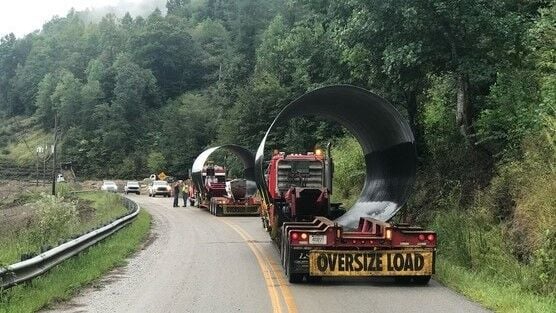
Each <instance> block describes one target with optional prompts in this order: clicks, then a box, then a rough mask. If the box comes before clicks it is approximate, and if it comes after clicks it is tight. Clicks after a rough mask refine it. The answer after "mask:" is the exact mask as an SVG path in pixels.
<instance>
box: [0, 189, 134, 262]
mask: <svg viewBox="0 0 556 313" xmlns="http://www.w3.org/2000/svg"><path fill="white" fill-rule="evenodd" d="M28 198H29V199H32V200H33V201H35V202H33V203H28V204H26V205H33V206H36V207H37V213H36V216H34V217H33V218H32V219H31V220H30V222H29V223H28V225H26V226H25V227H23V228H16V229H5V230H3V231H2V233H0V265H7V264H11V263H14V262H17V261H19V260H20V257H21V255H23V254H26V253H34V254H37V253H39V252H40V251H41V250H46V249H47V248H48V247H54V246H57V245H58V244H60V243H61V242H63V241H65V240H68V239H70V238H72V237H75V236H77V235H81V234H84V233H86V232H89V231H91V230H93V229H94V228H98V227H99V226H101V225H103V224H106V223H108V222H110V221H113V220H114V219H116V218H117V217H120V216H122V215H123V214H125V213H126V212H127V209H126V208H125V206H124V205H123V204H122V201H121V198H120V197H119V196H118V195H116V194H109V193H105V192H90V193H82V194H79V196H78V198H67V197H66V198H62V197H58V198H54V197H51V196H47V195H42V198H41V196H33V197H31V196H28ZM37 199H38V200H37Z"/></svg>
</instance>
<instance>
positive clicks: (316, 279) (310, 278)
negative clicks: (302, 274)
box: [307, 275, 322, 284]
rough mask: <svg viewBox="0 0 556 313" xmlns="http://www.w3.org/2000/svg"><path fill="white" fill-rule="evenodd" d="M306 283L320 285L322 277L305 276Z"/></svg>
mask: <svg viewBox="0 0 556 313" xmlns="http://www.w3.org/2000/svg"><path fill="white" fill-rule="evenodd" d="M307 282H308V283H311V284H320V283H321V282H322V276H311V275H307Z"/></svg>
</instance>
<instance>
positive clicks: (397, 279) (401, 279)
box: [394, 276, 411, 285]
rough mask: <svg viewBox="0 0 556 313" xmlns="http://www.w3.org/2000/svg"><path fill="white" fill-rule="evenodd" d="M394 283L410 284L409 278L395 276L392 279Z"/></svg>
mask: <svg viewBox="0 0 556 313" xmlns="http://www.w3.org/2000/svg"><path fill="white" fill-rule="evenodd" d="M394 281H395V282H396V283H398V284H404V285H405V284H409V283H410V282H411V276H397V277H394Z"/></svg>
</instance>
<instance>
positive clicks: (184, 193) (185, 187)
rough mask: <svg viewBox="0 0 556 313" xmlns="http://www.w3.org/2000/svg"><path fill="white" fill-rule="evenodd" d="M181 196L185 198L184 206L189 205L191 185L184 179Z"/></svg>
mask: <svg viewBox="0 0 556 313" xmlns="http://www.w3.org/2000/svg"><path fill="white" fill-rule="evenodd" d="M181 196H182V198H183V206H184V207H186V206H187V198H189V185H188V184H187V181H184V182H183V183H182V186H181Z"/></svg>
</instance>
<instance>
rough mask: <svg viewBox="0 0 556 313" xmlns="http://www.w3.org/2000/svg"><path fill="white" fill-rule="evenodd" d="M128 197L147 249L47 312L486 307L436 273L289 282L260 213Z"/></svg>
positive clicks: (281, 312) (465, 309) (471, 309)
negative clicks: (145, 229) (145, 218)
mask: <svg viewBox="0 0 556 313" xmlns="http://www.w3.org/2000/svg"><path fill="white" fill-rule="evenodd" d="M130 198H132V199H134V200H135V201H137V202H138V203H139V204H140V205H141V206H142V208H144V209H146V210H147V211H149V212H150V213H151V214H152V215H153V220H154V227H153V234H152V237H151V238H150V240H149V242H148V243H147V244H146V245H145V247H144V249H143V250H141V251H140V252H139V253H137V254H136V255H135V256H134V257H133V258H132V259H130V260H129V263H128V265H127V266H125V267H123V268H120V269H117V270H115V271H113V272H112V273H110V274H109V275H107V276H106V277H105V278H104V279H102V280H101V281H100V282H97V283H95V284H94V285H93V286H92V287H89V288H87V289H85V290H83V291H82V292H81V293H80V294H79V295H77V296H76V297H75V298H74V299H72V300H71V301H69V302H67V303H63V304H60V305H58V306H56V307H55V308H54V309H53V310H50V311H48V312H74V313H75V312H256V313H258V312H273V313H286V312H289V313H294V312H303V313H304V312H308V313H311V312H318V313H326V312H350V313H356V312H404V313H409V312H486V310H484V309H483V308H481V307H480V306H479V305H477V304H475V303H473V302H470V301H469V300H467V299H466V298H464V297H462V296H460V295H458V294H456V293H454V292H452V291H451V290H449V289H447V288H445V287H443V286H441V285H439V284H438V283H437V282H435V281H431V282H430V283H429V285H428V286H405V285H398V284H395V283H393V282H391V281H389V280H369V279H364V280H353V279H349V280H344V279H335V280H329V279H325V280H323V282H322V283H320V284H318V285H312V284H311V285H309V284H298V285H292V284H289V283H287V281H286V278H285V276H284V274H283V272H282V269H281V267H280V265H279V264H280V261H279V254H278V250H277V249H276V248H275V246H274V245H273V243H272V242H271V241H270V240H269V237H268V234H267V233H266V232H265V231H264V230H263V229H262V227H261V223H260V219H259V218H257V217H215V216H212V215H210V214H209V213H208V212H206V211H204V210H201V209H197V208H193V207H187V208H184V207H180V208H172V205H171V204H172V200H171V199H170V198H149V197H147V196H130ZM180 200H181V199H180ZM180 204H181V201H180Z"/></svg>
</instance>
